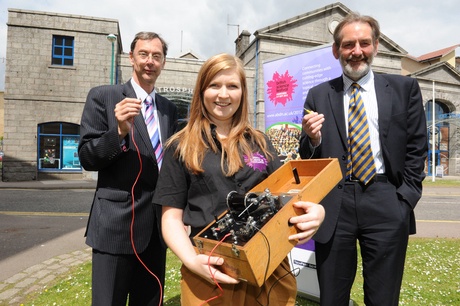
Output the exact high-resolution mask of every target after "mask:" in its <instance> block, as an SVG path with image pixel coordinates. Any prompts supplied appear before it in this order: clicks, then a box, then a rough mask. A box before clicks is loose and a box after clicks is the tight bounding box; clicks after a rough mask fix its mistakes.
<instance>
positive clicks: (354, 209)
mask: <svg viewBox="0 0 460 306" xmlns="http://www.w3.org/2000/svg"><path fill="white" fill-rule="evenodd" d="M410 212H411V208H410V206H409V205H408V204H407V203H405V202H403V201H400V200H399V199H398V197H397V194H396V188H395V187H394V186H393V185H392V184H390V183H388V182H387V183H385V182H375V183H372V184H371V185H369V186H367V187H366V186H363V185H362V184H360V183H356V182H347V183H345V185H344V191H343V198H342V203H341V208H340V214H339V217H338V221H337V228H336V230H335V233H334V235H333V237H332V238H331V240H330V241H329V242H328V243H326V244H321V243H318V242H317V243H316V244H315V249H316V251H315V252H316V263H317V272H318V279H319V284H320V301H321V302H320V303H321V305H331V306H340V305H348V302H349V299H350V290H351V287H352V285H353V281H354V279H355V275H356V268H357V267H356V266H357V243H356V242H357V241H358V242H359V245H360V248H361V257H362V262H363V278H364V288H363V289H364V302H365V304H366V305H367V306H371V305H378V306H390V305H391V306H392V305H398V300H399V292H400V288H401V282H402V277H403V271H404V261H405V257H406V249H407V243H408V236H409V222H410V221H409V220H410Z"/></svg>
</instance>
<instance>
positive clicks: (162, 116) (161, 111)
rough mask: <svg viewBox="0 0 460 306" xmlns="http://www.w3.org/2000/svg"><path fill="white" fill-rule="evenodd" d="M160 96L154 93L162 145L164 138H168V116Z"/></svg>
mask: <svg viewBox="0 0 460 306" xmlns="http://www.w3.org/2000/svg"><path fill="white" fill-rule="evenodd" d="M162 99H163V98H162V97H161V96H160V95H158V94H156V95H155V101H156V105H157V111H158V112H157V113H158V118H159V120H160V132H161V141H162V144H163V146H164V144H165V142H166V140H167V139H168V136H169V135H168V130H169V118H168V116H167V115H168V113H167V112H168V110H167V107H166V103H163V101H162Z"/></svg>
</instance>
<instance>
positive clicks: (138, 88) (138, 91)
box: [130, 78, 156, 104]
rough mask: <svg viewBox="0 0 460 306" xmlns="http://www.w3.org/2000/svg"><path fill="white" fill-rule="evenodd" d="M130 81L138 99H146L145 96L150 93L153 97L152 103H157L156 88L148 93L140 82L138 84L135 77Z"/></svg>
mask: <svg viewBox="0 0 460 306" xmlns="http://www.w3.org/2000/svg"><path fill="white" fill-rule="evenodd" d="M130 82H131V85H132V86H133V89H134V92H135V93H136V97H137V98H138V99H140V100H141V101H144V100H145V98H147V96H148V95H150V96H151V97H152V99H153V100H152V101H153V102H152V103H153V104H155V94H156V91H155V88H153V91H152V92H150V93H147V92H146V91H145V90H144V89H142V87H141V86H139V84H137V83H136V82H135V81H134V80H133V78H131V79H130Z"/></svg>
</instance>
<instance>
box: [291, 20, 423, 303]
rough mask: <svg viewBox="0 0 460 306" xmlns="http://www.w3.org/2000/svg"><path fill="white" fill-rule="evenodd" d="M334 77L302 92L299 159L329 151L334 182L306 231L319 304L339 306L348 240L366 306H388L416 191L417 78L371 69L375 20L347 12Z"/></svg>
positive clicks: (349, 260)
mask: <svg viewBox="0 0 460 306" xmlns="http://www.w3.org/2000/svg"><path fill="white" fill-rule="evenodd" d="M333 35H334V43H333V46H332V52H333V54H334V57H335V58H336V59H338V60H339V61H340V64H341V66H342V70H343V75H342V76H340V77H339V78H336V79H333V80H330V81H328V82H325V83H323V84H320V85H318V86H316V87H314V88H312V89H310V91H309V92H308V96H307V99H306V101H305V105H304V106H305V116H304V117H303V120H302V129H303V131H302V135H301V138H300V155H301V157H302V158H325V157H336V158H338V159H339V161H340V162H341V169H342V173H343V179H342V181H341V182H340V183H339V184H338V185H337V187H336V188H335V189H334V190H332V191H331V192H330V193H329V194H328V196H327V197H326V198H325V199H324V200H323V202H322V203H321V204H322V205H323V206H324V207H325V210H326V217H325V220H324V222H323V224H322V226H321V227H320V228H319V230H318V232H317V233H316V235H315V236H314V237H313V238H314V240H315V242H316V264H317V272H318V279H319V284H320V303H321V305H334V306H337V305H348V302H349V299H350V290H351V287H352V285H353V281H354V278H355V274H356V268H357V267H356V266H357V241H358V242H359V245H360V250H361V256H362V261H363V277H364V302H365V304H366V305H379V306H381V305H397V304H398V300H399V292H400V287H401V281H402V277H403V270H404V261H405V257H406V249H407V243H408V237H409V235H410V234H413V233H415V217H414V212H413V209H414V207H415V205H416V204H417V202H418V200H419V199H420V197H421V194H422V181H423V179H424V177H425V174H424V163H425V158H426V155H427V134H426V120H425V113H424V109H423V103H422V96H421V92H420V88H419V85H418V83H417V81H416V80H415V79H413V78H409V77H404V76H400V75H388V74H386V75H379V74H375V73H373V71H372V70H371V64H372V61H373V59H374V56H375V55H376V54H377V50H378V47H379V37H380V29H379V24H378V22H377V21H376V20H375V19H374V18H372V17H369V16H361V15H359V14H357V13H352V14H350V15H349V16H347V17H345V19H344V20H342V21H341V22H340V23H339V24H338V25H337V27H336V29H335V31H334V34H333Z"/></svg>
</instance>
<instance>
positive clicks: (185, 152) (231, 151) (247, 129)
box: [167, 53, 272, 176]
mask: <svg viewBox="0 0 460 306" xmlns="http://www.w3.org/2000/svg"><path fill="white" fill-rule="evenodd" d="M227 69H235V70H236V73H237V74H238V76H239V78H240V82H241V90H242V95H241V102H240V106H239V108H238V109H237V111H236V112H235V114H234V115H233V120H232V126H231V129H230V134H229V135H228V138H227V139H226V140H225V144H223V145H222V157H221V168H222V172H223V173H224V174H225V175H226V176H232V175H233V174H235V173H236V172H237V171H238V170H239V169H240V168H242V167H243V161H242V159H241V153H243V154H245V155H246V156H248V157H249V156H252V153H253V152H252V150H253V147H254V143H255V144H257V146H258V147H259V148H260V149H261V150H262V152H263V154H264V155H265V156H266V157H267V158H272V154H271V153H270V152H269V151H268V148H267V142H266V138H265V135H264V134H263V133H262V132H260V131H258V130H256V129H254V128H253V127H251V125H250V123H249V119H248V117H249V115H248V110H249V109H248V93H247V83H246V74H245V72H244V67H243V63H242V62H241V60H240V59H239V58H237V57H235V56H233V55H230V54H226V53H222V54H217V55H215V56H213V57H211V58H209V59H208V60H207V61H206V62H205V63H204V64H203V66H202V67H201V69H200V71H199V73H198V77H197V81H196V85H195V89H194V92H193V97H192V102H191V107H190V118H189V120H188V123H187V125H186V126H185V127H184V128H183V129H182V130H181V131H180V132H178V133H176V134H175V135H173V136H172V137H171V138H170V139H169V141H168V143H167V145H168V146H170V145H171V144H173V143H177V147H176V150H175V154H176V157H178V158H180V159H181V161H183V162H184V163H185V166H186V167H187V168H188V169H189V170H190V171H191V172H192V173H194V174H199V173H202V172H203V167H202V162H203V159H204V156H205V154H206V151H207V150H212V151H213V152H218V150H219V149H218V147H217V145H216V143H215V142H214V140H213V139H212V134H211V124H212V120H211V119H210V116H209V114H208V112H207V111H206V108H205V105H204V99H203V95H204V91H205V90H206V88H208V86H209V84H210V83H211V81H212V80H213V79H214V77H215V76H216V75H217V74H218V73H219V72H221V71H223V70H227Z"/></svg>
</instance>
